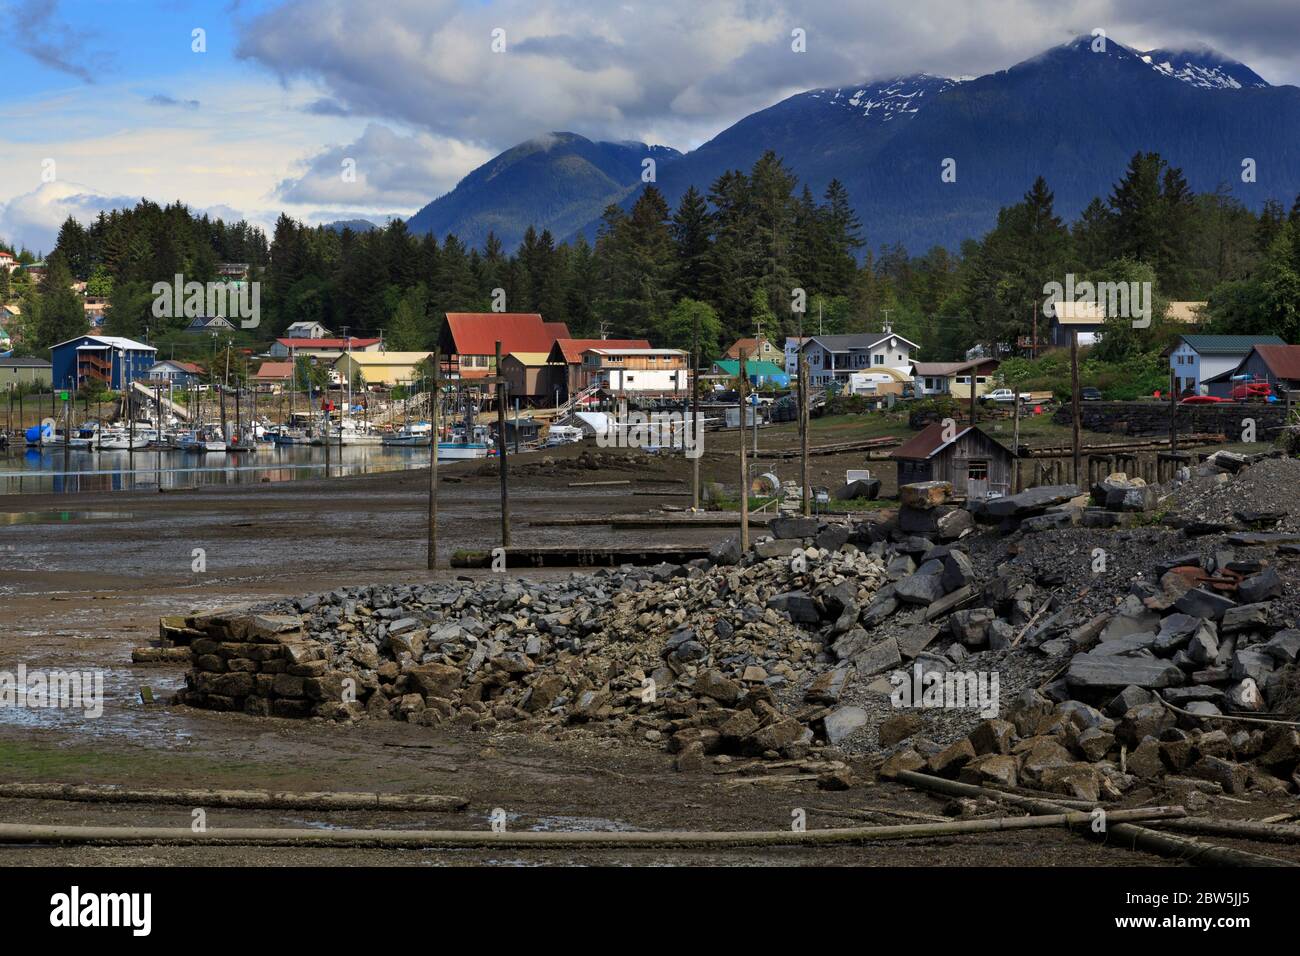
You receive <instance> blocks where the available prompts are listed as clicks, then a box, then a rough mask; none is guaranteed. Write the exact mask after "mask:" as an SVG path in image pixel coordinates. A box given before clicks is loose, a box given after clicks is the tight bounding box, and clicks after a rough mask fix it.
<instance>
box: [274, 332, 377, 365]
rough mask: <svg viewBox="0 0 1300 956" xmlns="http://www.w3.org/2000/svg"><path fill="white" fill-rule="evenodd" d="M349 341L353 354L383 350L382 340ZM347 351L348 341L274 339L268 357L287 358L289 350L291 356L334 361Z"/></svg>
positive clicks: (354, 337) (359, 339) (356, 338)
mask: <svg viewBox="0 0 1300 956" xmlns="http://www.w3.org/2000/svg"><path fill="white" fill-rule="evenodd" d="M350 341H351V346H350V347H351V350H352V351H353V352H379V351H382V350H383V346H384V340H383V339H363V338H358V337H356V336H353V337H352V339H351V340H350ZM348 349H349V340H348V339H297V338H284V339H276V340H275V344H274V345H272V346H271V349H270V355H271V357H272V358H279V359H282V358H288V357H289V355H290V353H291V350H292V354H293V355H295V356H297V355H309V356H317V357H324V358H328V359H331V360H333V359H336V358H338V357H339V356H340V355H342V354H343V353H344V352H347V351H348Z"/></svg>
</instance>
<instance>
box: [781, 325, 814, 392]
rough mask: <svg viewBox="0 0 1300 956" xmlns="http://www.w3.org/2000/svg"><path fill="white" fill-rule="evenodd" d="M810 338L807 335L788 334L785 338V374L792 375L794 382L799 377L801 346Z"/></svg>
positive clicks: (791, 378)
mask: <svg viewBox="0 0 1300 956" xmlns="http://www.w3.org/2000/svg"><path fill="white" fill-rule="evenodd" d="M809 338H810V336H807V335H805V336H804V337H803V338H799V337H798V336H797V335H787V336H786V338H785V374H786V375H789V376H790V381H792V382H793V381H794V380H795V379H796V378H798V377H799V347H800V346H801V345H803V344H804V343H805V342H807V341H808V339H809Z"/></svg>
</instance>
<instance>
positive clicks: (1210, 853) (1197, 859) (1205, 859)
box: [895, 770, 1300, 866]
mask: <svg viewBox="0 0 1300 956" xmlns="http://www.w3.org/2000/svg"><path fill="white" fill-rule="evenodd" d="M895 779H897V780H898V781H899V782H900V783H906V784H908V785H910V786H913V787H917V788H919V789H921V790H932V791H934V792H936V793H944V794H948V795H949V796H960V797H988V798H989V799H991V800H1002V801H1004V802H1007V803H1014V804H1016V805H1017V806H1022V807H1024V808H1025V809H1027V810H1029V811H1030V812H1031V813H1035V814H1040V813H1041V814H1053V813H1059V812H1060V810H1061V807H1060V805H1059V804H1057V803H1055V802H1054V801H1052V800H1041V799H1034V798H1031V797H1019V796H1012V795H1009V794H1005V793H1003V792H1002V791H1000V790H990V789H988V788H987V787H977V786H975V785H974V784H969V783H958V782H957V781H955V780H945V779H943V778H942V777H930V776H927V775H925V774H922V773H915V772H913V771H911V770H902V771H899V773H898V775H897V777H896V778H895ZM1117 812H1120V811H1113V810H1108V811H1106V830H1105V833H1104V834H1096V835H1099V836H1100V835H1104V836H1105V837H1106V838H1107V839H1109V838H1111V837H1118V838H1119V839H1118V840H1117V841H1116V843H1117V845H1120V846H1128V847H1130V848H1131V849H1135V850H1148V851H1150V852H1152V853H1158V854H1160V855H1161V856H1170V857H1174V858H1176V859H1179V860H1182V861H1184V862H1186V863H1199V864H1205V865H1210V866H1300V864H1297V863H1293V862H1292V861H1290V860H1279V859H1277V858H1276V857H1271V856H1262V855H1260V854H1257V853H1247V852H1246V851H1244V850H1235V849H1233V848H1231V847H1223V846H1214V845H1212V844H1208V843H1200V842H1198V841H1196V840H1190V839H1187V838H1186V837H1179V836H1174V835H1173V834H1171V833H1157V832H1156V831H1155V830H1152V829H1149V828H1148V827H1139V826H1134V825H1133V824H1132V823H1123V822H1114V824H1113V825H1112V822H1113V821H1118V820H1119V819H1120V818H1119V817H1116V816H1115V813H1117ZM1181 815H1182V814H1180V816H1181ZM1087 832H1089V833H1091V830H1089V831H1087Z"/></svg>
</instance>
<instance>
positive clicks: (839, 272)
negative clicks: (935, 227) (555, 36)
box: [0, 152, 1300, 360]
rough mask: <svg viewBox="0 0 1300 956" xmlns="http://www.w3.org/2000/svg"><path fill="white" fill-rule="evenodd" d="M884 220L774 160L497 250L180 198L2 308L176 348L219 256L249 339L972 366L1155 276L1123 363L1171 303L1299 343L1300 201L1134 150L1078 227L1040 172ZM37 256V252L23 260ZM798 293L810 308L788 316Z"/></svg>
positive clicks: (46, 337)
mask: <svg viewBox="0 0 1300 956" xmlns="http://www.w3.org/2000/svg"><path fill="white" fill-rule="evenodd" d="M868 228H869V224H868V226H864V224H863V223H862V222H861V221H860V220H859V218H858V216H857V215H856V214H855V212H854V210H853V207H852V204H851V202H850V198H849V195H848V193H847V192H846V190H845V189H844V187H843V186H842V185H841V184H840V183H839V182H837V181H832V182H831V183H829V184H828V186H827V187H826V189H825V190H824V191H823V192H822V194H821V195H820V196H816V195H814V193H813V192H812V190H811V189H810V188H809V187H808V186H807V185H806V184H803V185H801V184H800V183H799V181H798V178H797V177H796V176H795V174H794V173H793V172H792V171H791V170H790V169H789V167H787V166H786V165H785V163H784V162H783V161H782V160H781V159H780V158H779V157H778V156H776V155H775V154H774V153H771V152H768V153H766V154H765V155H763V156H762V157H761V158H760V159H759V160H758V161H757V162H755V164H754V165H753V167H752V168H751V169H750V170H749V171H748V172H744V171H741V170H733V171H730V172H727V173H725V174H723V175H722V176H719V177H718V178H717V180H715V181H714V182H713V184H712V185H711V186H710V187H709V188H708V190H707V191H706V192H701V191H699V190H697V189H695V188H691V189H689V190H688V191H687V192H686V193H685V194H683V196H682V197H681V199H680V201H679V202H678V203H677V205H676V207H675V208H672V207H670V206H669V204H668V203H667V202H666V200H665V198H664V196H663V195H662V193H660V192H659V190H658V189H657V188H656V187H655V186H654V185H653V184H650V185H646V186H645V187H643V189H642V190H641V192H640V193H639V194H638V196H637V198H636V200H635V201H634V202H633V203H632V204H631V205H630V207H628V208H626V209H624V208H622V207H620V206H617V205H611V206H609V207H608V208H607V209H606V210H605V212H604V215H603V216H602V218H601V221H600V226H599V229H598V232H597V235H596V236H595V237H594V242H592V243H589V242H587V241H586V239H584V238H578V239H576V240H574V241H572V242H558V243H557V242H556V240H555V237H554V236H552V235H551V233H550V232H549V231H548V230H545V229H542V230H540V231H539V230H537V229H532V228H530V229H529V230H528V231H527V233H526V234H525V236H524V239H523V241H522V243H521V245H520V247H519V248H518V249H517V250H515V251H514V252H513V253H510V252H507V251H506V250H505V249H504V248H503V247H502V244H501V243H500V241H499V240H498V239H497V238H496V237H495V236H494V235H491V234H489V236H488V237H487V240H486V242H485V243H484V246H483V248H482V249H476V248H467V247H466V245H465V244H464V243H463V242H461V241H460V240H459V239H457V237H456V236H454V235H447V236H445V237H443V238H442V239H438V238H436V237H434V236H431V235H413V234H412V233H410V232H409V231H408V229H407V228H406V225H405V224H404V223H403V222H401V221H393V222H390V223H389V224H388V225H386V226H384V227H382V228H376V229H374V230H370V231H354V230H352V229H350V228H346V227H344V228H338V229H336V228H333V227H330V226H307V225H304V224H303V223H301V222H298V221H296V220H294V219H292V218H291V217H289V216H288V215H283V214H282V215H281V216H280V217H279V219H278V221H277V222H276V223H275V226H274V229H273V231H272V234H271V236H270V237H269V238H268V237H267V236H266V235H265V233H264V232H263V231H262V230H260V229H259V228H258V227H256V226H253V225H250V224H248V223H246V222H237V223H233V224H231V223H226V222H224V221H222V220H221V219H211V218H209V217H208V216H196V215H194V214H193V213H191V212H190V211H189V210H188V209H187V207H185V206H184V205H182V204H174V205H169V206H158V205H157V204H154V203H151V202H147V201H142V202H140V203H139V204H138V205H137V206H136V207H135V208H133V209H129V210H116V211H113V212H108V213H101V214H100V215H99V216H98V217H97V218H96V219H95V221H94V222H92V223H91V224H90V225H89V226H85V227H83V226H82V225H80V224H79V223H77V222H76V221H75V220H73V219H71V218H70V219H68V221H67V222H66V223H64V225H63V228H62V229H61V230H60V233H59V236H58V240H57V242H56V244H55V248H54V249H53V250H52V251H51V253H50V254H49V255H48V256H47V257H46V276H45V279H44V281H43V282H42V283H40V284H39V286H37V285H33V284H32V283H31V282H30V280H28V279H26V278H25V273H24V272H22V271H19V272H17V273H15V274H14V278H13V279H12V280H11V279H10V277H8V276H5V275H4V274H3V270H0V301H4V300H10V299H15V298H16V299H18V300H19V301H21V302H22V303H23V304H24V305H25V306H26V308H25V309H24V310H23V311H24V320H23V321H24V326H23V332H24V335H23V346H24V348H25V349H27V350H29V351H32V352H36V353H40V352H41V351H42V350H44V349H45V348H48V346H49V345H51V344H53V343H55V342H58V341H61V340H62V339H66V338H69V337H71V336H73V335H76V334H78V333H79V332H82V331H85V318H84V315H83V310H82V309H81V305H80V300H79V298H78V297H77V296H76V295H75V294H73V293H72V292H71V291H70V289H69V284H70V283H71V282H72V281H74V280H82V281H85V282H86V283H87V289H86V291H87V294H90V295H102V296H104V297H105V298H106V299H107V301H108V307H107V319H106V331H107V332H108V333H109V334H114V335H124V336H128V337H133V338H141V337H144V336H146V335H147V336H149V338H150V341H151V342H154V343H155V344H158V343H159V342H160V341H170V342H172V343H175V344H176V347H177V352H178V356H181V355H182V354H183V353H184V351H185V350H186V349H189V351H190V354H198V353H199V352H201V351H202V350H203V349H205V348H207V347H208V346H207V344H206V343H203V342H196V341H194V339H195V338H196V337H194V336H183V335H182V334H181V330H182V329H183V328H184V326H185V325H186V324H187V323H188V321H189V320H188V319H186V318H184V317H176V318H162V319H160V318H157V317H155V316H153V314H152V304H153V300H154V296H153V294H152V286H153V283H154V282H159V281H163V282H170V281H171V280H172V279H173V277H174V276H175V275H177V274H181V275H183V276H184V277H185V279H186V280H187V281H199V282H207V281H212V280H215V279H217V278H218V273H217V266H218V264H219V263H221V262H230V261H235V262H242V263H247V264H248V265H249V267H250V279H252V280H253V281H258V282H261V283H262V297H261V301H262V321H261V325H260V326H259V327H258V328H257V329H256V330H253V331H251V332H248V333H245V332H239V333H236V337H237V338H240V339H243V340H246V344H248V345H249V346H252V347H257V346H262V345H265V344H267V343H268V342H269V341H270V339H271V338H272V337H274V336H275V335H279V334H281V333H282V332H283V330H284V329H285V328H287V327H288V326H289V324H290V323H292V322H297V321H317V322H320V323H322V324H323V325H325V326H327V327H329V328H331V329H334V330H336V331H342V330H343V329H344V328H346V329H347V330H348V331H349V332H350V333H351V334H353V335H377V334H380V333H381V332H382V334H383V335H384V337H385V339H386V341H387V343H388V347H389V348H390V349H394V350H423V349H428V348H431V347H432V346H433V344H434V342H435V341H436V339H437V336H438V333H439V329H440V325H441V323H442V321H443V316H444V314H445V313H446V312H449V311H450V312H456V311H467V312H486V311H492V310H493V308H494V306H497V305H503V306H504V310H505V311H509V312H540V313H541V314H542V315H543V316H545V318H546V319H547V320H548V321H555V322H564V323H566V324H567V325H568V327H569V329H570V331H571V332H572V334H574V335H575V336H582V337H597V336H599V335H601V334H602V333H604V334H607V335H609V336H615V337H644V338H649V339H651V340H652V341H653V342H654V343H655V344H656V345H660V346H675V347H685V346H688V345H689V344H690V339H691V334H692V329H693V327H694V326H695V325H696V323H697V322H698V324H699V328H700V329H701V330H702V337H703V346H704V348H703V351H704V353H705V357H706V358H710V357H712V356H713V355H715V354H716V352H717V350H718V349H719V348H721V347H725V346H726V344H728V343H729V342H730V341H731V340H732V339H734V338H736V337H738V336H741V335H752V334H754V332H755V331H756V330H757V329H760V328H761V329H762V331H763V332H764V333H765V334H767V335H768V336H769V337H770V338H772V339H773V340H775V341H780V338H781V337H782V336H784V335H787V334H792V333H793V332H794V331H795V330H796V329H797V328H798V327H799V325H800V322H801V321H802V327H803V329H804V331H805V332H815V331H818V330H820V331H824V332H827V333H844V332H861V331H874V330H876V329H879V328H880V326H881V322H882V320H884V319H885V318H886V317H887V318H888V320H889V322H890V324H891V326H892V328H893V329H894V330H895V331H897V332H899V333H900V334H902V335H905V336H906V337H908V338H910V339H912V340H913V341H915V342H917V343H918V344H919V345H920V346H921V355H922V356H923V357H924V358H926V359H929V360H946V359H955V358H961V357H962V355H963V354H964V353H965V351H966V350H967V349H969V348H970V347H972V346H974V345H977V344H983V345H985V346H986V347H994V346H996V345H997V344H999V343H1015V342H1016V341H1017V339H1019V338H1021V337H1029V336H1031V335H1032V334H1033V331H1034V322H1035V317H1037V322H1038V334H1039V336H1040V339H1042V338H1044V337H1045V332H1046V321H1047V317H1046V316H1045V315H1044V314H1043V304H1044V284H1045V283H1047V282H1051V281H1063V279H1064V277H1065V275H1066V274H1074V275H1075V276H1076V277H1077V278H1078V279H1079V280H1080V281H1082V280H1088V281H1094V282H1095V281H1120V280H1124V281H1150V282H1152V284H1153V287H1154V289H1155V291H1156V295H1155V300H1156V301H1155V306H1156V312H1157V321H1156V322H1154V323H1153V325H1152V328H1151V329H1149V330H1144V331H1142V332H1135V331H1134V330H1132V329H1131V326H1126V327H1120V326H1118V325H1117V327H1116V329H1115V333H1114V334H1113V335H1112V334H1109V333H1108V334H1107V335H1106V336H1105V337H1104V338H1103V344H1102V345H1101V346H1098V349H1100V350H1103V351H1106V352H1108V353H1110V354H1111V355H1112V356H1113V357H1114V358H1115V359H1116V360H1119V359H1121V358H1123V357H1124V356H1126V355H1131V354H1135V353H1142V352H1150V351H1151V350H1152V349H1154V348H1156V347H1158V346H1159V345H1162V344H1163V341H1161V339H1162V338H1163V337H1167V336H1168V335H1169V334H1170V332H1171V329H1170V327H1168V326H1166V325H1165V324H1164V323H1162V322H1161V321H1159V318H1160V315H1161V313H1162V312H1163V308H1164V305H1165V303H1167V302H1168V301H1172V300H1198V301H1199V300H1208V302H1209V308H1208V316H1207V318H1208V320H1209V326H1208V327H1209V329H1210V330H1211V331H1215V332H1255V331H1270V332H1277V333H1278V334H1280V335H1283V336H1284V337H1285V338H1288V339H1289V340H1291V341H1300V197H1297V200H1296V202H1295V203H1294V204H1293V205H1292V206H1291V207H1290V209H1289V210H1288V209H1286V208H1284V207H1283V206H1282V205H1281V204H1280V203H1278V202H1276V201H1270V202H1268V203H1267V204H1266V205H1265V206H1264V207H1263V209H1262V210H1261V211H1260V212H1259V213H1256V212H1253V211H1252V210H1250V209H1249V208H1248V207H1246V206H1245V205H1244V204H1243V203H1242V202H1241V201H1240V200H1238V199H1237V198H1236V197H1235V196H1233V195H1232V193H1231V191H1230V190H1229V189H1228V188H1227V187H1226V186H1222V187H1220V188H1218V189H1216V190H1215V191H1212V192H1209V193H1202V194H1195V193H1193V192H1192V191H1191V190H1190V189H1189V187H1188V184H1187V181H1186V179H1185V178H1184V176H1183V174H1182V171H1181V170H1179V169H1178V168H1176V167H1174V166H1172V165H1171V164H1170V163H1169V162H1168V161H1166V160H1165V159H1164V158H1163V157H1161V156H1159V155H1158V154H1156V153H1138V154H1136V155H1134V156H1133V158H1132V159H1131V161H1130V162H1129V164H1128V166H1127V168H1126V169H1125V170H1124V171H1123V172H1122V174H1121V175H1120V177H1119V179H1118V180H1117V181H1116V182H1115V184H1114V186H1113V188H1112V190H1111V191H1110V193H1109V194H1108V195H1107V196H1106V197H1104V198H1103V197H1097V198H1095V199H1094V200H1093V201H1092V202H1091V203H1090V204H1089V205H1088V206H1087V208H1085V209H1084V210H1083V212H1082V213H1081V214H1080V216H1079V217H1078V218H1077V219H1076V220H1075V221H1074V222H1072V223H1066V222H1065V221H1064V220H1063V219H1062V217H1061V216H1059V215H1058V214H1057V212H1056V210H1055V202H1054V196H1053V193H1052V191H1051V189H1050V186H1049V184H1048V183H1047V182H1046V181H1045V180H1044V179H1043V178H1041V177H1040V178H1038V179H1037V180H1036V181H1035V182H1033V183H1032V184H1030V185H1029V187H1028V190H1027V191H1026V193H1025V194H1024V196H1023V198H1022V199H1021V201H1020V202H1018V203H1015V204H1013V205H1011V206H1007V207H1005V208H1003V209H1001V210H1000V211H999V213H998V216H997V221H996V223H995V225H994V226H993V228H992V229H991V230H990V231H989V232H988V233H987V234H986V235H984V236H983V237H982V238H979V239H974V238H972V239H968V240H966V241H965V242H963V243H962V245H961V247H960V249H959V250H958V251H956V252H953V251H950V250H947V249H945V248H942V247H938V246H936V247H934V248H932V249H930V250H929V251H927V252H925V253H924V254H920V255H910V254H909V253H908V252H907V251H906V250H905V249H903V248H902V247H901V246H899V245H884V246H878V247H877V248H875V249H874V250H870V249H868V246H867V231H868ZM28 258H30V257H28ZM798 290H802V295H803V297H804V299H805V302H806V308H805V311H804V312H803V314H802V316H801V315H799V314H797V313H795V312H793V311H792V309H791V304H792V301H794V300H795V299H796V298H797V297H798V295H799V293H798Z"/></svg>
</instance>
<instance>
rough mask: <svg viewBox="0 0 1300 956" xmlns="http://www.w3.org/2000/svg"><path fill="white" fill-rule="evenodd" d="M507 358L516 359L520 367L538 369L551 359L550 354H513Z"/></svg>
mask: <svg viewBox="0 0 1300 956" xmlns="http://www.w3.org/2000/svg"><path fill="white" fill-rule="evenodd" d="M506 358H511V359H514V360H515V361H516V362H518V363H519V364H520V365H523V366H526V367H528V368H537V367H540V366H542V365H546V364H548V363H549V361H550V358H551V353H550V352H511V353H510V354H509V355H507V356H506Z"/></svg>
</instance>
